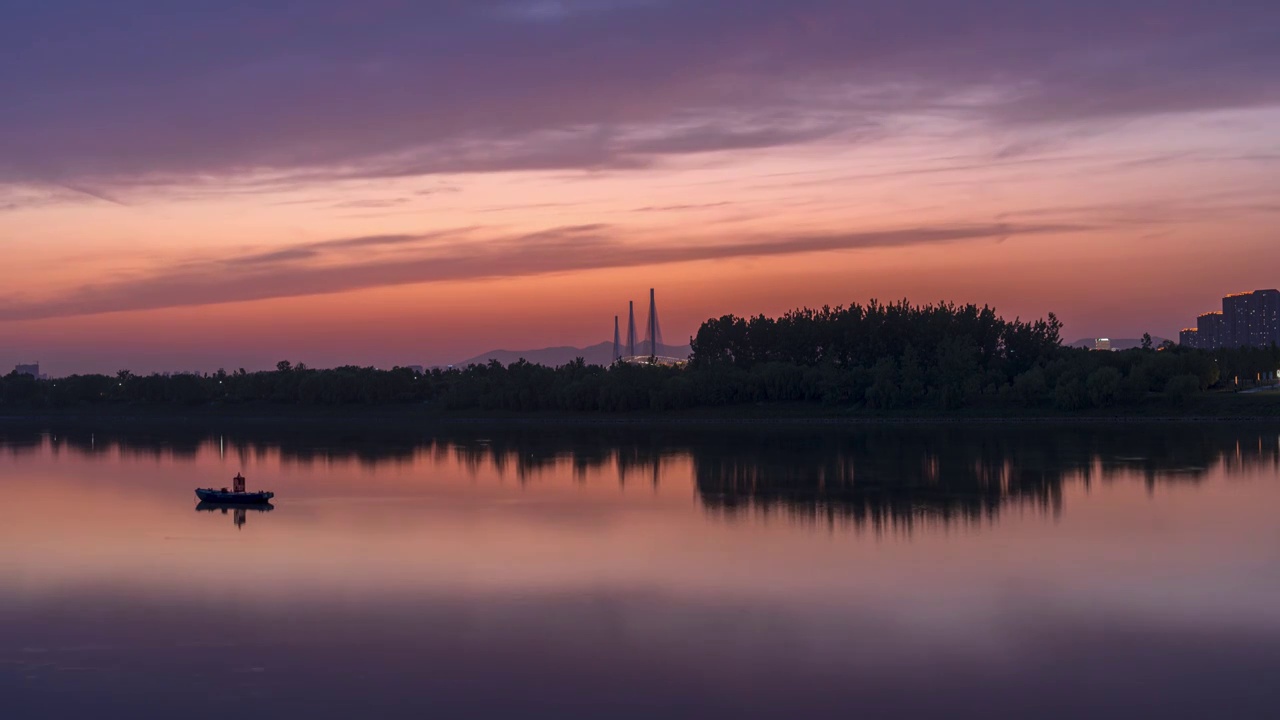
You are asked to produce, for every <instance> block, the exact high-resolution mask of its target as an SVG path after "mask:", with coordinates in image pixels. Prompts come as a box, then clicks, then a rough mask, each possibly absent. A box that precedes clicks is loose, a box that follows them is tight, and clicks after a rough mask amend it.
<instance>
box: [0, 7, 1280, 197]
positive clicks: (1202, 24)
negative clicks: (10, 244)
mask: <svg viewBox="0 0 1280 720" xmlns="http://www.w3.org/2000/svg"><path fill="white" fill-rule="evenodd" d="M131 2H136V3H138V4H140V5H144V6H145V10H144V9H141V8H140V9H138V11H136V12H130V13H129V17H130V22H129V23H127V24H124V23H120V22H119V14H120V12H121V11H120V9H119V7H118V4H116V3H83V4H81V5H79V6H78V7H77V9H76V12H64V11H62V10H59V9H58V8H56V7H54V5H57V4H50V3H20V4H18V5H17V6H15V7H10V8H6V16H5V22H4V23H3V24H2V25H0V46H3V47H4V48H5V59H4V60H3V61H0V63H2V64H0V79H3V81H4V87H5V112H4V113H3V114H0V183H6V182H7V183H31V182H46V183H50V182H61V183H66V184H67V185H68V186H70V187H77V188H82V189H88V192H89V193H90V194H92V195H93V196H94V197H99V198H101V199H104V200H106V201H108V202H110V201H112V198H113V197H115V195H114V194H113V193H112V190H113V189H114V187H115V186H118V185H127V184H129V183H138V182H149V183H159V182H191V181H194V180H196V179H201V178H209V177H231V176H240V175H251V174H255V173H263V172H267V173H274V174H275V175H277V176H280V175H284V176H288V177H293V178H301V179H306V178H316V179H332V178H342V177H352V178H358V177H384V176H408V175H418V174H429V173H457V172H489V171H505V170H530V169H578V168H588V169H593V168H617V169H626V168H643V167H651V166H653V165H654V164H655V163H656V162H659V161H660V160H661V159H662V158H664V157H668V156H672V155H683V154H688V153H703V152H708V151H715V150H735V149H736V150H740V149H746V148H768V147H780V146H793V145H798V144H805V143H814V142H835V141H838V142H847V141H849V140H850V139H859V138H861V139H865V134H866V133H867V132H868V128H872V129H874V128H883V127H893V123H892V120H893V118H895V117H902V116H918V115H921V114H933V115H938V116H945V117H949V118H959V119H963V120H965V121H969V122H972V123H975V127H976V128H977V130H978V131H981V130H982V129H983V128H986V129H992V128H996V129H998V130H999V131H1000V133H1001V134H1003V135H1006V136H1010V137H1009V139H1008V142H1007V143H1006V149H1007V151H1008V152H1009V153H1010V154H1012V155H1024V154H1027V153H1028V152H1033V151H1038V150H1037V148H1039V147H1040V145H1041V144H1042V142H1043V140H1041V138H1043V137H1044V136H1045V133H1044V130H1043V129H1044V128H1045V127H1047V126H1052V127H1053V128H1054V130H1055V131H1058V130H1062V131H1064V132H1066V133H1067V136H1068V137H1069V136H1070V134H1071V133H1072V132H1074V128H1075V127H1076V126H1082V125H1088V124H1090V123H1103V124H1105V123H1108V122H1114V121H1116V120H1119V119H1133V118H1143V117H1153V116H1157V115H1161V114H1167V113H1186V112H1197V111H1211V110H1221V109H1229V108H1258V107H1262V106H1270V105H1276V104H1277V103H1280V43H1276V42H1275V38H1274V28H1275V27H1277V26H1280V3H1275V2H1270V1H1264V0H1249V1H1244V2H1231V3H1209V2H1203V1H1202V0H1167V1H1166V2H1161V3H1159V4H1158V7H1157V6H1156V5H1153V4H1152V3H1151V2H1150V1H1149V0H1076V1H1075V2H1034V3H1028V2H1014V1H1013V0H972V1H971V2H963V3H959V2H955V1H954V0H865V2H858V3H854V2H848V0H763V1H761V2H750V3H746V2H742V0H700V2H696V3H693V2H643V1H642V0H472V1H470V2H421V3H382V4H378V5H376V6H371V7H368V8H364V9H362V10H361V12H360V13H358V14H357V15H356V17H355V18H354V19H353V14H352V12H351V9H350V3H349V2H346V1H345V0H315V2H312V3H308V12H307V13H305V14H299V13H296V12H295V11H293V10H290V9H288V8H285V7H283V6H281V7H276V6H273V5H271V4H263V3H259V2H249V0H228V1H227V2H224V3H218V6H217V9H216V11H214V12H215V13H216V18H213V20H215V21H213V22H211V18H210V16H209V14H207V13H204V12H195V11H193V10H191V9H190V8H187V7H185V6H184V5H183V4H181V3H178V4H172V3H168V4H166V3H153V2H148V1H147V0H131ZM513 20H516V21H518V22H512V21H513ZM336 37H340V38H341V41H340V42H335V38H336ZM31 38H40V42H32V41H31ZM121 47H128V48H130V52H119V48H121ZM463 57H465V58H468V60H467V61H465V62H459V61H458V59H459V58H463ZM157 58H160V59H161V60H160V61H157ZM87 118H92V122H91V124H90V123H89V121H88V120H87ZM1024 131H1025V132H1026V133H1027V138H1026V139H1024V138H1021V137H1016V135H1018V134H1019V133H1021V132H1024ZM872 132H873V134H872V137H875V135H874V130H873V131H872Z"/></svg>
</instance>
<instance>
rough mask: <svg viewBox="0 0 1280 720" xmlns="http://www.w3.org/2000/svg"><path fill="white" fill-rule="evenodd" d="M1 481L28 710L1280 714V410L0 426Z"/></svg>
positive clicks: (8, 628)
mask: <svg viewBox="0 0 1280 720" xmlns="http://www.w3.org/2000/svg"><path fill="white" fill-rule="evenodd" d="M237 471H243V472H244V474H245V475H246V476H247V477H248V478H249V483H250V488H255V487H257V488H265V489H272V490H274V491H275V492H276V493H277V497H276V500H275V502H274V508H273V509H271V510H269V511H255V510H248V511H236V510H226V511H224V510H221V509H201V508H198V507H197V504H196V500H195V498H194V496H193V494H192V489H193V488H194V487H196V486H215V487H221V486H225V485H229V484H230V478H231V476H232V475H234V474H235V473H236V472H237ZM0 491H2V492H3V498H4V510H5V512H4V520H3V522H0V578H2V580H0V708H2V709H0V716H3V717H4V718H57V717H76V718H80V717H130V718H176V717H217V718H229V717H230V718H237V719H238V720H244V719H246V718H258V717H263V718H268V717H270V718H277V717H306V718H330V717H332V718H349V717H371V718H372V717H379V718H382V717H415V718H417V717H449V718H452V717H459V718H462V717H468V718H469V717H557V718H604V717H609V718H618V717H637V718H654V717H699V718H707V717H732V718H745V717H815V718H817V717H841V718H843V717H869V718H916V717H1026V718H1080V717H1091V718H1121V717H1162V718H1183V717H1185V718H1209V717H1224V718H1225V717H1231V718H1254V717H1256V718H1275V717H1280V689H1278V688H1280V682H1278V678H1277V675H1278V674H1280V524H1278V523H1277V518H1278V517H1280V429H1277V428H1275V427H1256V426H1255V427H1238V428H1237V427H1229V426H1209V427H1196V426H1188V425H1171V426H1164V427H1152V428H1137V427H1121V428H1107V427H1086V428H1053V427H1034V428H1017V427H987V428H976V429H963V428H953V427H945V428H925V427H906V428H896V429H875V428H857V429H839V430H838V429H821V428H802V427H785V428H767V427H759V428H736V429H734V428H712V427H677V428H669V429H651V428H641V427H616V428H609V427H606V428H595V429H590V428H577V429H573V428H553V427H547V428H534V427H525V428H511V427H508V428H506V429H500V428H494V429H485V428H481V427H473V428H466V429H462V430H450V431H441V432H437V433H431V432H425V431H423V432H408V431H393V430H378V431H373V430H320V429H311V430H299V431H293V432H286V431H283V430H280V429H272V428H269V427H268V428H258V429H248V430H246V429H243V428H239V429H236V428H202V429H176V430H172V429H171V430H165V431H160V430H155V429H139V430H114V431H113V430H109V429H107V428H106V427H98V428H89V427H79V428H49V427H43V428H19V427H0Z"/></svg>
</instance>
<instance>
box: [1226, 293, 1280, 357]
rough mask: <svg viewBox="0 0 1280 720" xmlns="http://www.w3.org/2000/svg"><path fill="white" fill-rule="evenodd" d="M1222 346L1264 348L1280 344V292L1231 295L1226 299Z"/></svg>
mask: <svg viewBox="0 0 1280 720" xmlns="http://www.w3.org/2000/svg"><path fill="white" fill-rule="evenodd" d="M1222 323H1223V328H1222V334H1223V336H1224V337H1223V338H1222V341H1223V342H1222V345H1225V346H1226V347H1233V348H1236V347H1264V346H1267V345H1270V344H1271V343H1273V342H1278V341H1280V290H1255V291H1253V292H1242V293H1231V294H1230V295H1228V296H1226V297H1224V298H1223V299H1222Z"/></svg>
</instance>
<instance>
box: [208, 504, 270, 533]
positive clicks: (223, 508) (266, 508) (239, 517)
mask: <svg viewBox="0 0 1280 720" xmlns="http://www.w3.org/2000/svg"><path fill="white" fill-rule="evenodd" d="M275 509H276V506H275V505H272V504H271V503H259V504H254V505H239V504H232V503H218V502H209V501H208V500H201V501H200V502H198V503H196V512H210V513H211V512H221V513H222V514H223V515H226V514H227V513H228V512H229V513H231V521H232V522H234V523H235V526H236V528H237V529H239V528H242V527H244V523H245V518H246V517H247V515H248V513H250V512H254V513H268V512H271V511H272V510H275Z"/></svg>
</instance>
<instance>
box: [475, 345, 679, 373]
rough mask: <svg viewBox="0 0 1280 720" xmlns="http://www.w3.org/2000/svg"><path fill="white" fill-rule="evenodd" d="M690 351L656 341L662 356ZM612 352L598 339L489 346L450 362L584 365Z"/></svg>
mask: <svg viewBox="0 0 1280 720" xmlns="http://www.w3.org/2000/svg"><path fill="white" fill-rule="evenodd" d="M690 352H691V351H690V349H689V346H688V345H662V344H659V345H658V354H659V355H662V356H664V357H677V358H685V357H689V353H690ZM612 355H613V343H612V342H602V343H600V344H598V345H591V346H589V347H584V348H578V347H550V348H541V349H538V350H491V351H489V352H487V353H485V354H483V355H477V356H475V357H473V358H467V359H466V360H463V361H462V362H458V363H454V366H455V367H466V366H468V365H487V364H489V361H490V360H497V361H498V362H500V363H502V364H503V365H510V364H511V363H513V362H516V361H518V360H520V359H521V358H523V359H525V360H526V361H528V362H531V363H534V364H535V365H546V366H548V367H559V366H560V365H568V364H569V363H571V362H573V361H574V359H575V358H582V359H583V360H586V361H587V364H588V365H608V364H609V363H610V362H612V361H613V358H612Z"/></svg>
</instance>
